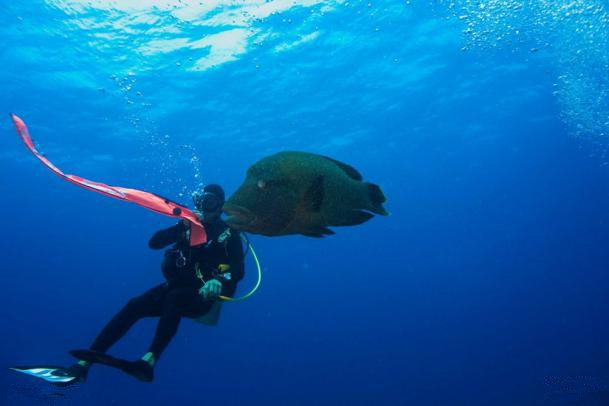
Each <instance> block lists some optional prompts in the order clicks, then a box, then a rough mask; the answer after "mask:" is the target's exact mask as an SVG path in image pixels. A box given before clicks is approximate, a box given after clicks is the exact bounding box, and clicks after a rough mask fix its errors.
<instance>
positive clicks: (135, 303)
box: [123, 297, 143, 314]
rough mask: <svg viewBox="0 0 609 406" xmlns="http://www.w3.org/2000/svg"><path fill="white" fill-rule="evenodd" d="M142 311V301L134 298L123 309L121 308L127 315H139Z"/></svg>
mask: <svg viewBox="0 0 609 406" xmlns="http://www.w3.org/2000/svg"><path fill="white" fill-rule="evenodd" d="M142 311H143V306H142V301H141V300H139V298H137V297H134V298H131V299H130V300H129V301H128V302H127V304H126V305H125V307H123V312H125V313H129V314H140V313H142Z"/></svg>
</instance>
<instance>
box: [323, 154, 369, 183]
mask: <svg viewBox="0 0 609 406" xmlns="http://www.w3.org/2000/svg"><path fill="white" fill-rule="evenodd" d="M322 156H323V157H324V158H326V159H327V160H329V161H332V162H334V163H335V164H336V165H337V166H338V167H339V168H340V169H342V170H343V171H344V172H345V173H346V174H347V176H349V177H350V178H351V179H354V180H362V179H363V178H362V175H361V174H360V173H359V172H358V171H357V169H355V168H354V167H352V166H351V165H347V164H346V163H344V162H341V161H337V160H336V159H332V158H330V157H327V156H324V155H322Z"/></svg>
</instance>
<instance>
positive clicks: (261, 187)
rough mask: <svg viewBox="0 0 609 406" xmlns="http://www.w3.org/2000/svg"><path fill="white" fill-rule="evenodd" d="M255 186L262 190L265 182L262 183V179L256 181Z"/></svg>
mask: <svg viewBox="0 0 609 406" xmlns="http://www.w3.org/2000/svg"><path fill="white" fill-rule="evenodd" d="M257 185H258V187H259V188H260V189H264V187H265V186H266V182H265V181H263V180H262V179H260V180H259V181H258V183H257Z"/></svg>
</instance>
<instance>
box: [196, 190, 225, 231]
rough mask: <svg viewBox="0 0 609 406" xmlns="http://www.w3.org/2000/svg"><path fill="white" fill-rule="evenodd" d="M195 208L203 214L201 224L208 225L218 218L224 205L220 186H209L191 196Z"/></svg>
mask: <svg viewBox="0 0 609 406" xmlns="http://www.w3.org/2000/svg"><path fill="white" fill-rule="evenodd" d="M192 201H193V203H194V205H195V208H196V209H197V210H198V211H200V212H201V213H203V222H204V223H210V222H212V221H215V220H217V219H218V218H220V215H221V214H222V206H223V205H224V190H223V189H222V187H221V186H220V185H216V184H214V183H212V184H209V185H207V186H205V187H204V188H203V190H201V191H198V192H195V193H193V194H192Z"/></svg>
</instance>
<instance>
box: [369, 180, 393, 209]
mask: <svg viewBox="0 0 609 406" xmlns="http://www.w3.org/2000/svg"><path fill="white" fill-rule="evenodd" d="M366 186H367V188H368V197H369V198H370V202H371V203H372V209H371V211H372V212H374V213H376V214H381V215H383V216H387V215H388V214H389V212H387V210H385V208H384V207H383V203H385V202H386V201H387V198H386V197H385V194H384V193H383V191H382V190H381V188H380V186H379V185H375V184H374V183H367V182H366Z"/></svg>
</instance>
